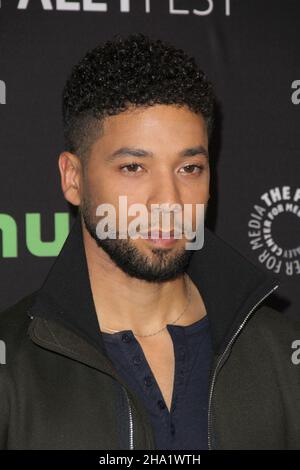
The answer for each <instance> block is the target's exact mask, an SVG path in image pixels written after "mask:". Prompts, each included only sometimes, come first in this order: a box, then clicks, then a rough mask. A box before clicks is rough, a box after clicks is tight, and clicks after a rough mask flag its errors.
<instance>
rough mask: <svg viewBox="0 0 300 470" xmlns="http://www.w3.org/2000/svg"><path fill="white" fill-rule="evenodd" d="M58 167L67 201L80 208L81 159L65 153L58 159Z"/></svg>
mask: <svg viewBox="0 0 300 470" xmlns="http://www.w3.org/2000/svg"><path fill="white" fill-rule="evenodd" d="M58 167H59V171H60V178H61V188H62V192H63V193H64V197H65V199H66V200H67V201H68V202H70V203H71V204H73V205H74V206H79V205H80V202H81V181H82V165H81V161H80V159H79V157H78V156H77V155H75V154H73V153H70V152H67V151H63V152H61V153H60V155H59V157H58Z"/></svg>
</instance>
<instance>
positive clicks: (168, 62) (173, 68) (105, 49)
mask: <svg viewBox="0 0 300 470" xmlns="http://www.w3.org/2000/svg"><path fill="white" fill-rule="evenodd" d="M214 101H215V97H214V92H213V86H212V83H211V82H210V81H209V80H208V78H207V76H206V74H205V73H204V72H203V71H202V70H200V69H199V67H198V66H197V64H196V61H195V59H194V58H193V57H190V56H188V55H187V54H186V53H185V52H184V51H183V50H182V49H178V48H175V47H174V46H173V45H171V44H169V43H167V42H164V41H162V40H160V39H151V38H150V37H148V36H146V35H144V34H143V33H135V34H130V35H129V36H127V37H125V38H124V37H122V36H120V35H119V34H116V35H114V36H113V38H112V40H110V41H106V42H105V43H104V44H101V45H99V46H97V47H95V48H94V49H92V50H90V51H88V52H87V53H86V54H85V56H84V57H83V58H82V59H81V60H80V62H79V63H78V64H76V65H75V66H74V67H73V68H72V71H71V74H70V76H69V77H68V79H67V81H66V83H65V86H64V89H63V94H62V114H63V132H64V139H65V146H66V149H67V150H68V151H70V152H72V153H75V154H77V155H78V156H79V157H80V158H81V159H82V160H83V161H86V159H87V158H88V155H89V151H90V148H91V145H92V144H93V143H94V141H95V140H96V139H97V138H98V137H99V136H100V135H101V122H103V119H104V118H105V117H107V116H110V115H116V114H119V113H121V112H122V111H126V110H127V109H128V108H129V107H130V106H132V105H134V106H152V105H154V104H172V105H176V106H184V105H185V106H187V107H188V108H189V109H190V110H191V111H193V112H195V113H201V114H202V116H203V117H204V119H205V122H206V126H207V132H208V137H209V139H210V136H211V133H212V128H213V121H214Z"/></svg>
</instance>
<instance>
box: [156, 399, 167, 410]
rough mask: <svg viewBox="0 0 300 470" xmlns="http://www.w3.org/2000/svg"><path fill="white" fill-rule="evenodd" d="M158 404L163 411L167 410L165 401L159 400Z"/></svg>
mask: <svg viewBox="0 0 300 470" xmlns="http://www.w3.org/2000/svg"><path fill="white" fill-rule="evenodd" d="M157 404H158V406H159V408H160V409H161V410H164V409H165V408H166V405H165V403H164V402H163V400H158V402H157Z"/></svg>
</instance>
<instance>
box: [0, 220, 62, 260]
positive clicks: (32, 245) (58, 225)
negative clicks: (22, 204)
mask: <svg viewBox="0 0 300 470" xmlns="http://www.w3.org/2000/svg"><path fill="white" fill-rule="evenodd" d="M41 226H42V224H41V214H39V213H28V214H25V240H26V247H27V249H28V251H29V252H30V253H31V254H32V255H33V256H57V255H58V254H59V252H60V251H61V249H62V246H63V244H64V242H65V240H66V238H67V236H68V234H69V230H70V216H69V214H68V213H67V212H55V213H54V240H51V241H43V240H42V237H41ZM0 230H1V232H2V257H3V258H17V257H18V227H17V223H16V221H15V219H14V218H13V217H12V216H11V215H9V214H0Z"/></svg>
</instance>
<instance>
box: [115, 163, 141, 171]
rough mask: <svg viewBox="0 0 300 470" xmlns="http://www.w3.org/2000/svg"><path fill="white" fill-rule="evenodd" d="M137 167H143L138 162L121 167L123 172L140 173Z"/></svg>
mask: <svg viewBox="0 0 300 470" xmlns="http://www.w3.org/2000/svg"><path fill="white" fill-rule="evenodd" d="M137 167H141V165H139V164H138V163H130V164H129V165H124V166H121V167H120V169H121V170H122V171H123V173H138V172H137V171H136V169H137ZM125 168H126V170H125Z"/></svg>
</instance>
